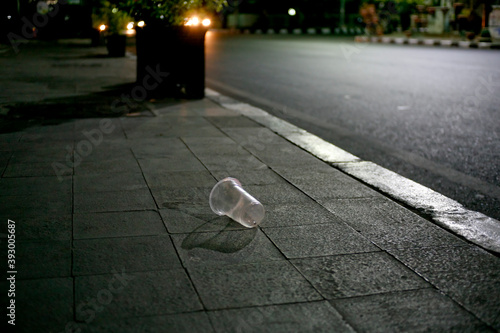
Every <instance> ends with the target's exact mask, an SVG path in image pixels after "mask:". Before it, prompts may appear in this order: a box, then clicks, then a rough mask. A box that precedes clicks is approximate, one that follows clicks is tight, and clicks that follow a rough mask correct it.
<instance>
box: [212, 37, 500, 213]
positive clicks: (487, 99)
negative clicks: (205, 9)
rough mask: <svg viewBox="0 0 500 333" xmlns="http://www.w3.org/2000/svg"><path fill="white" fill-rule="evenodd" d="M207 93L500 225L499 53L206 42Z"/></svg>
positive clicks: (338, 41)
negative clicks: (258, 111)
mask: <svg viewBox="0 0 500 333" xmlns="http://www.w3.org/2000/svg"><path fill="white" fill-rule="evenodd" d="M206 55H207V61H206V64H207V85H208V86H209V87H211V88H214V89H215V90H218V91H220V92H222V93H225V94H228V95H230V96H233V97H236V98H238V99H240V100H244V101H247V102H248V103H250V104H254V105H257V106H259V107H262V108H263V109H265V110H266V111H268V112H270V113H272V114H274V115H276V116H279V117H281V118H283V119H286V120H288V121H289V122H291V123H293V124H295V125H297V126H300V127H302V128H304V129H306V130H308V131H309V132H311V133H314V134H316V135H318V136H319V137H321V138H323V139H325V140H327V141H329V142H331V143H333V144H335V145H337V146H339V147H341V148H343V149H345V150H347V151H349V152H350V153H353V154H355V155H357V156H358V157H360V158H362V159H364V160H368V161H373V162H375V163H377V164H379V165H381V166H383V167H386V168H388V169H390V170H393V171H395V172H397V173H399V174H401V175H403V176H405V177H407V178H410V179H412V180H415V181H417V182H418V183H420V184H423V185H425V186H428V187H430V188H432V189H434V190H436V191H438V192H440V193H442V194H444V195H446V196H448V197H450V198H453V199H455V200H457V201H459V202H461V203H462V204H464V205H465V206H466V207H468V208H470V209H473V210H477V211H480V212H483V213H485V214H487V215H489V216H491V217H494V218H497V219H500V115H499V113H500V51H498V50H478V49H457V48H441V47H426V46H401V45H385V44H356V43H353V42H352V38H348V39H346V38H335V37H324V36H318V37H316V36H279V35H274V36H267V35H233V36H231V35H222V34H213V33H211V34H209V35H208V36H207V39H206Z"/></svg>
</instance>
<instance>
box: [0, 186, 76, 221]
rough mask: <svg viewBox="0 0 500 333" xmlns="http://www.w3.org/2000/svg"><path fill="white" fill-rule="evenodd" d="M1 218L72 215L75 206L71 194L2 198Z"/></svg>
mask: <svg viewBox="0 0 500 333" xmlns="http://www.w3.org/2000/svg"><path fill="white" fill-rule="evenodd" d="M1 198H2V205H1V206H0V216H8V217H9V218H10V219H13V220H15V219H16V218H17V217H36V216H57V215H61V216H62V215H70V214H71V213H72V209H73V205H72V199H71V195H70V194H65V193H37V194H36V195H9V196H2V197H1Z"/></svg>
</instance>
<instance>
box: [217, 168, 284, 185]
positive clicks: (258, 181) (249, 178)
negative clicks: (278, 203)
mask: <svg viewBox="0 0 500 333" xmlns="http://www.w3.org/2000/svg"><path fill="white" fill-rule="evenodd" d="M212 174H213V175H214V177H215V178H216V179H217V180H222V179H224V178H226V177H232V178H236V179H238V180H239V181H240V183H241V184H242V185H243V186H247V185H270V184H286V180H284V179H283V178H281V177H280V176H279V175H278V174H276V173H275V172H274V171H273V170H271V169H269V168H265V169H261V170H228V169H227V168H225V169H224V170H213V171H212Z"/></svg>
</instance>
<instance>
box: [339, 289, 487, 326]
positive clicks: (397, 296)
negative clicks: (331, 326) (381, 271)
mask: <svg viewBox="0 0 500 333" xmlns="http://www.w3.org/2000/svg"><path fill="white" fill-rule="evenodd" d="M331 302H332V304H333V306H334V307H335V308H336V309H337V310H338V311H339V312H340V314H341V315H342V316H343V317H344V319H345V320H347V322H348V323H349V324H350V325H351V326H352V327H353V328H354V329H355V330H356V331H358V332H384V333H385V332H492V330H490V329H488V327H487V326H486V325H484V324H483V323H482V322H481V321H479V320H478V319H477V318H475V317H474V316H473V315H471V314H470V313H469V312H467V311H465V310H464V309H463V308H461V307H460V306H459V305H458V304H456V303H454V302H453V301H451V300H450V299H449V298H448V297H446V296H444V295H442V294H440V293H439V292H438V291H437V290H434V289H421V290H415V291H403V292H396V293H388V294H380V295H371V296H365V297H356V298H346V299H339V300H334V301H331Z"/></svg>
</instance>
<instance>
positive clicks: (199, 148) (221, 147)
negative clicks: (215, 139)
mask: <svg viewBox="0 0 500 333" xmlns="http://www.w3.org/2000/svg"><path fill="white" fill-rule="evenodd" d="M228 139H229V138H228ZM188 146H189V150H191V151H192V152H193V153H194V154H195V155H196V156H213V155H217V156H221V157H222V156H224V158H229V157H230V156H238V155H241V156H252V155H251V154H250V152H249V151H247V150H246V149H245V148H243V146H240V145H238V144H237V143H236V142H234V141H231V140H230V139H229V143H211V144H209V143H196V144H188ZM228 155H229V156H228Z"/></svg>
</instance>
